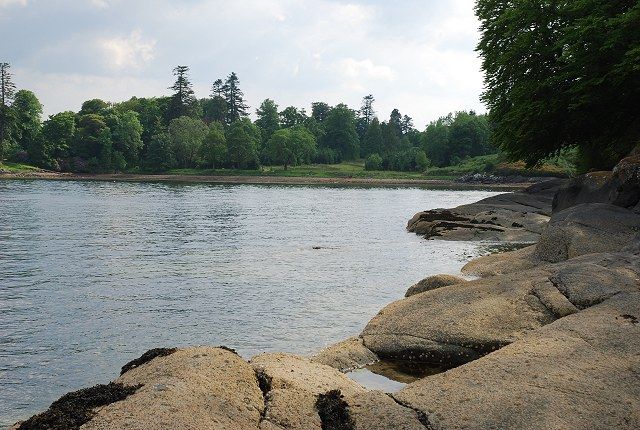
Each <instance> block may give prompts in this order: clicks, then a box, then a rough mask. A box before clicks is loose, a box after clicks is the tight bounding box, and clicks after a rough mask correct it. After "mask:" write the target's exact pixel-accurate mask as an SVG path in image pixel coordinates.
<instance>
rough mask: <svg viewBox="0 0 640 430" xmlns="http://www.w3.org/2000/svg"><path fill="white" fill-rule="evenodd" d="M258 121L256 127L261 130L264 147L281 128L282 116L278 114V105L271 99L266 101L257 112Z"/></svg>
mask: <svg viewBox="0 0 640 430" xmlns="http://www.w3.org/2000/svg"><path fill="white" fill-rule="evenodd" d="M256 115H257V116H258V119H257V120H256V125H257V126H258V128H259V129H260V134H261V135H262V145H263V146H264V145H266V143H267V141H268V140H269V139H270V138H271V136H272V135H273V133H275V131H276V130H278V129H279V128H280V116H279V114H278V105H277V104H276V102H274V101H273V100H271V99H266V100H265V101H263V102H262V104H260V107H259V108H258V109H257V110H256Z"/></svg>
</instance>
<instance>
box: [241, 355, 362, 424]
mask: <svg viewBox="0 0 640 430" xmlns="http://www.w3.org/2000/svg"><path fill="white" fill-rule="evenodd" d="M251 365H252V366H253V368H254V370H255V371H256V373H257V374H258V375H262V376H260V378H262V379H264V380H266V381H268V384H266V387H264V386H263V389H264V391H265V393H264V395H265V400H266V402H265V414H264V420H266V421H269V422H271V423H272V424H275V425H276V426H280V427H282V428H285V429H300V430H306V429H321V420H320V416H319V415H318V411H317V410H316V408H315V403H316V400H317V397H318V396H319V395H320V394H324V393H327V392H329V391H332V390H340V392H341V393H344V395H345V396H351V395H355V394H357V393H362V392H366V390H365V389H364V388H363V387H362V386H361V385H359V384H358V383H356V382H355V381H353V380H351V379H349V378H348V377H347V376H345V375H344V374H342V373H340V372H339V371H338V370H336V369H334V368H332V367H329V366H326V365H323V364H319V363H314V362H312V361H311V360H309V359H307V358H304V357H300V356H296V355H291V354H281V353H274V354H261V355H258V356H256V357H254V358H252V359H251Z"/></svg>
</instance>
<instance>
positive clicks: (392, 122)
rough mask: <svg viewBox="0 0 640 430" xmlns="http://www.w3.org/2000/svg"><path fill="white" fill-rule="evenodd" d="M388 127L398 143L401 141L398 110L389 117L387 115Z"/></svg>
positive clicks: (400, 116)
mask: <svg viewBox="0 0 640 430" xmlns="http://www.w3.org/2000/svg"><path fill="white" fill-rule="evenodd" d="M389 127H391V130H393V132H394V133H395V135H396V137H397V138H398V141H400V140H401V139H402V114H400V111H399V110H398V109H394V110H392V111H391V115H389Z"/></svg>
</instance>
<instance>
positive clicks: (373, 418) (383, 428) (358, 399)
mask: <svg viewBox="0 0 640 430" xmlns="http://www.w3.org/2000/svg"><path fill="white" fill-rule="evenodd" d="M346 401H347V404H348V405H349V412H350V414H351V417H352V419H353V422H354V424H355V428H356V429H357V430H389V429H395V430H425V426H424V424H423V423H422V422H421V421H420V419H421V415H419V414H418V413H417V412H415V411H414V410H412V409H410V408H407V407H404V406H401V405H399V404H398V403H396V402H395V401H394V400H393V398H392V397H390V396H389V395H387V394H385V393H383V392H382V391H369V392H366V393H358V394H356V395H353V396H350V397H347V398H346Z"/></svg>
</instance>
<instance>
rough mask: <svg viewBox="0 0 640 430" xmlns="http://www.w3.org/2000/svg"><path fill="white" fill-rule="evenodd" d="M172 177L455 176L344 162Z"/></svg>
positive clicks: (197, 171) (174, 172)
mask: <svg viewBox="0 0 640 430" xmlns="http://www.w3.org/2000/svg"><path fill="white" fill-rule="evenodd" d="M169 173H170V174H172V175H219V176H281V177H296V178H300V177H303V178H304V177H311V178H373V179H453V178H455V176H452V175H448V174H442V175H440V174H439V175H433V176H432V175H429V176H428V177H427V176H425V175H424V174H423V173H419V172H388V171H366V170H364V161H353V162H343V163H340V164H311V165H305V166H293V167H288V168H287V170H284V168H283V167H282V166H265V167H262V169H260V170H235V169H216V170H211V169H172V170H170V171H169Z"/></svg>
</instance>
